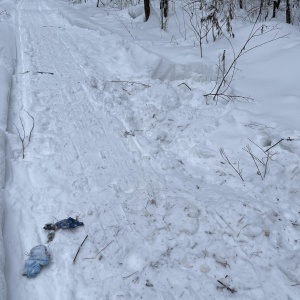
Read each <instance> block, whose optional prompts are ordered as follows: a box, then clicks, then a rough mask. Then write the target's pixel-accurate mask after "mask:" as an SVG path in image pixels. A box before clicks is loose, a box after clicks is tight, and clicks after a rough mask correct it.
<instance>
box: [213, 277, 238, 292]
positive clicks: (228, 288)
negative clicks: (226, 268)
mask: <svg viewBox="0 0 300 300" xmlns="http://www.w3.org/2000/svg"><path fill="white" fill-rule="evenodd" d="M217 281H218V282H219V283H220V284H221V285H222V286H223V288H225V289H227V290H228V291H230V292H231V293H232V294H233V293H236V289H235V288H231V287H229V286H228V285H227V284H225V283H223V282H222V281H221V280H217Z"/></svg>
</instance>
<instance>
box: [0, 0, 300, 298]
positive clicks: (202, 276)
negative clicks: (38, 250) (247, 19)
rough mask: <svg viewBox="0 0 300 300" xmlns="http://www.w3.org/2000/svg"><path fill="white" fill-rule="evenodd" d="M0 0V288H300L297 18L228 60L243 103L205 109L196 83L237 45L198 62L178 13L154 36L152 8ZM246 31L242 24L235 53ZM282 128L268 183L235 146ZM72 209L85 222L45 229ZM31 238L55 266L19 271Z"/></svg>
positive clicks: (121, 291)
mask: <svg viewBox="0 0 300 300" xmlns="http://www.w3.org/2000/svg"><path fill="white" fill-rule="evenodd" d="M156 4H157V3H153V4H152V6H153V7H157V6H156ZM0 5H1V7H2V6H3V7H5V9H6V10H7V11H8V12H9V14H10V15H11V16H10V17H5V18H4V17H3V18H2V19H1V20H0V21H1V22H0V35H1V40H0V79H1V80H0V85H1V86H0V87H1V89H0V93H1V94H0V114H1V115H0V125H1V127H0V168H1V178H0V179H1V180H0V182H1V185H2V186H3V189H2V190H1V212H2V213H1V214H0V218H1V219H2V217H3V227H2V230H3V239H2V235H0V236H1V240H0V246H1V248H0V270H3V268H4V274H3V272H1V271H0V293H2V294H0V296H1V297H0V298H1V299H5V297H6V299H8V300H15V299H19V300H23V299H24V300H27V299H38V300H40V299H45V300H48V299H49V300H50V299H64V300H69V299H72V300H74V299H76V300H79V299H84V300H87V299H91V300H96V299H120V298H123V299H141V298H143V299H220V300H222V299H255V300H260V299H261V300H263V299H278V300H281V299H292V300H294V299H295V300H296V299H298V297H299V296H298V295H299V292H300V285H299V284H300V274H299V259H300V258H299V250H300V239H299V230H300V227H299V226H300V220H299V218H300V215H299V214H300V201H299V176H300V159H299V149H300V129H299V128H300V119H299V109H300V90H299V82H298V81H299V70H300V61H299V59H298V58H297V57H298V55H299V54H298V53H300V52H299V51H300V33H299V28H298V27H293V26H290V25H286V24H284V23H282V24H280V28H279V29H278V30H277V29H276V30H275V31H272V32H271V33H270V34H268V35H264V36H263V37H260V38H258V39H256V40H255V41H253V44H252V45H255V43H260V42H263V41H264V40H265V39H270V38H272V37H273V36H274V35H275V33H276V32H278V34H280V35H285V34H289V35H288V37H287V38H282V39H278V40H277V41H274V42H272V43H269V44H266V45H264V46H263V47H259V48H257V49H254V50H253V51H250V52H249V53H247V54H245V55H244V56H243V57H242V58H241V59H240V61H239V62H238V69H239V72H238V73H237V74H236V77H235V79H234V81H233V82H232V90H233V91H234V92H235V93H236V94H237V95H243V96H247V97H251V98H253V100H251V101H245V100H239V101H235V102H226V101H223V100H222V99H221V100H219V102H218V103H217V105H216V103H215V102H214V101H212V100H211V99H206V98H205V97H204V96H203V95H204V94H207V93H209V92H210V91H211V89H212V88H213V87H214V84H215V82H214V80H215V78H216V75H217V70H216V62H217V60H218V55H219V54H220V53H223V50H224V49H226V53H227V57H226V59H227V61H226V64H227V66H228V65H229V62H230V59H232V51H231V45H230V44H229V43H228V41H227V40H226V39H224V38H223V39H220V40H218V41H217V42H216V43H209V44H204V45H203V47H204V48H203V54H204V56H203V58H200V51H199V47H198V46H197V41H196V39H195V36H194V34H193V33H192V32H191V30H190V29H189V26H188V25H187V26H186V28H184V27H183V23H182V19H181V14H180V12H178V14H175V12H174V11H173V10H172V11H171V17H170V20H169V23H168V24H169V25H168V28H167V31H161V30H160V29H159V21H158V17H157V14H158V12H157V8H156V11H155V12H152V14H151V16H150V19H149V21H148V22H146V23H144V22H143V15H142V14H141V12H140V7H137V8H136V9H133V8H132V9H130V10H128V9H126V8H124V9H123V10H117V9H115V8H110V7H109V6H105V7H100V8H96V5H95V3H92V2H88V3H85V4H76V5H75V4H72V5H71V4H69V3H68V2H67V1H61V0H47V1H45V0H39V1H37V0H31V1H29V0H21V1H18V2H16V3H14V2H10V1H1V2H0ZM266 24H267V25H268V26H273V25H274V23H273V22H267V23H266ZM251 28H252V25H251V24H250V25H249V24H243V23H241V22H237V23H236V24H235V35H236V38H235V39H233V40H232V41H231V42H232V46H233V47H234V49H235V51H236V53H238V51H239V49H240V47H241V46H242V45H243V43H244V42H245V40H246V38H247V37H248V35H249V32H250V30H251ZM184 32H185V33H184ZM12 37H14V38H12ZM15 43H16V46H15ZM195 45H196V46H195ZM8 105H9V106H8ZM28 113H29V114H30V115H29V114H28ZM30 116H32V117H33V120H34V123H33V120H32V118H31V117H30ZM22 123H23V125H24V135H25V139H24V142H25V145H26V149H25V151H24V155H25V158H24V159H23V158H22V154H23V153H22V144H21V141H20V137H19V134H18V130H19V132H20V133H21V136H22V134H23V129H22ZM33 125H34V126H33ZM31 133H32V135H31ZM29 137H30V141H29ZM289 138H291V139H292V141H290V140H289ZM281 139H283V140H282V141H281V142H280V143H279V144H278V145H276V146H275V147H273V148H272V150H270V151H271V152H272V153H273V154H274V155H273V156H272V159H270V160H269V162H268V167H267V171H266V176H265V177H264V178H263V180H262V178H261V176H260V175H259V174H257V169H256V166H255V164H254V163H253V160H252V158H251V156H250V155H249V154H248V153H247V152H246V151H244V150H243V148H244V149H247V148H245V147H247V145H249V146H250V147H251V149H252V151H253V153H254V154H255V155H256V156H257V157H258V158H260V159H261V158H262V157H265V156H266V154H265V152H264V151H263V150H267V149H268V148H270V147H271V146H273V145H274V144H276V143H277V142H278V141H280V140H281ZM220 148H223V149H224V151H225V153H226V155H227V156H228V158H229V159H230V161H231V163H232V164H233V165H234V166H235V167H237V165H238V164H239V165H240V168H241V169H242V176H243V179H244V181H242V180H241V179H240V177H239V176H238V174H237V173H236V172H235V171H234V170H233V168H232V167H231V166H230V165H229V164H228V163H226V162H225V160H224V159H223V158H222V156H221V155H220ZM248 149H249V148H248ZM259 167H260V170H261V172H262V175H264V167H263V166H262V165H261V164H260V165H259ZM4 174H5V176H4ZM68 217H72V218H78V220H79V221H80V222H83V223H84V226H81V227H78V228H76V229H73V230H58V231H56V233H55V237H54V239H53V240H52V241H50V240H48V238H47V234H48V232H47V231H45V230H44V229H43V226H44V225H45V224H46V223H56V222H57V220H61V219H66V218H68ZM0 233H1V232H0ZM87 235H88V238H87V239H86V240H84V239H85V237H86V236H87ZM83 241H84V244H82V242H83ZM3 244H4V249H5V266H4V267H3V265H4V251H3V250H1V249H3ZM81 244H82V246H81V248H80V251H79V252H78V256H77V258H76V261H75V263H74V262H73V260H74V257H75V255H76V253H77V251H78V249H79V247H80V245H81ZM37 245H45V246H46V247H47V251H48V252H49V254H50V256H51V263H50V264H49V266H47V267H45V268H43V271H42V272H41V274H39V275H38V276H37V277H36V278H34V279H28V278H26V277H22V269H23V265H24V261H25V260H26V255H25V253H29V251H30V249H32V248H33V247H35V246H37ZM4 278H5V280H6V285H5V281H4ZM226 287H227V288H226Z"/></svg>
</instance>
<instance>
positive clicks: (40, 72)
mask: <svg viewBox="0 0 300 300" xmlns="http://www.w3.org/2000/svg"><path fill="white" fill-rule="evenodd" d="M37 73H38V74H49V75H54V73H52V72H42V71H39V72H37Z"/></svg>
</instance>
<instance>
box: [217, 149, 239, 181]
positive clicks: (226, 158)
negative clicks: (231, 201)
mask: <svg viewBox="0 0 300 300" xmlns="http://www.w3.org/2000/svg"><path fill="white" fill-rule="evenodd" d="M220 154H221V156H222V157H223V158H224V159H225V161H226V162H227V163H228V164H229V165H230V166H231V167H232V168H233V169H234V171H235V172H236V173H237V174H238V175H239V177H240V178H241V180H242V181H244V178H243V176H242V171H243V170H242V169H241V168H240V164H239V162H238V165H237V168H236V167H235V166H234V165H233V164H232V163H231V161H230V160H229V158H228V156H227V155H226V153H225V151H224V149H223V148H221V149H220Z"/></svg>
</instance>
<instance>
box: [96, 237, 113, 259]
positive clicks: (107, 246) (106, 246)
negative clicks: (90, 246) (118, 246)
mask: <svg viewBox="0 0 300 300" xmlns="http://www.w3.org/2000/svg"><path fill="white" fill-rule="evenodd" d="M113 242H114V240H112V241H111V242H110V243H108V244H107V245H106V246H105V247H104V248H102V249H101V250H100V251H99V252H98V253H97V254H96V257H97V255H99V254H100V253H101V252H102V251H103V250H105V249H106V248H107V247H108V246H109V245H110V244H111V243H113Z"/></svg>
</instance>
